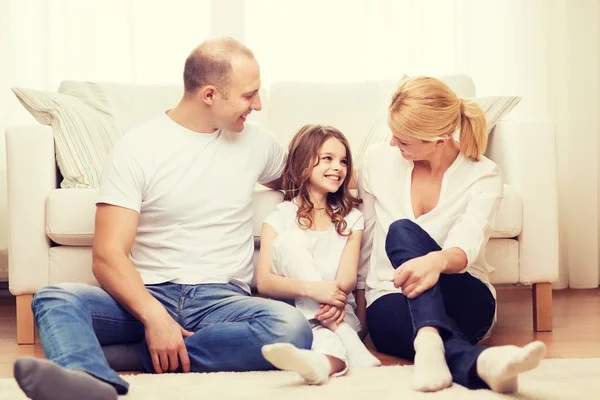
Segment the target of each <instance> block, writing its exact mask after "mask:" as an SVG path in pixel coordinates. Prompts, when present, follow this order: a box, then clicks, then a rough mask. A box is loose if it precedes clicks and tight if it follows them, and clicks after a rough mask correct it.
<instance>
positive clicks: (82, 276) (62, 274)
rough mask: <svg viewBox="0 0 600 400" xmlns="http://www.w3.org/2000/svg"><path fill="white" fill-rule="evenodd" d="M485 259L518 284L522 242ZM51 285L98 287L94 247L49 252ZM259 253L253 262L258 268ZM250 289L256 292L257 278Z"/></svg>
mask: <svg viewBox="0 0 600 400" xmlns="http://www.w3.org/2000/svg"><path fill="white" fill-rule="evenodd" d="M485 251H486V259H487V261H488V263H489V264H490V265H491V266H492V267H494V268H495V272H494V273H492V274H491V276H490V281H491V282H492V283H493V284H512V283H516V282H518V281H519V242H517V241H516V240H514V239H491V240H490V241H489V242H488V244H487V246H486V249H485ZM48 257H49V265H48V284H50V285H52V284H56V283H62V282H83V283H87V284H89V285H94V286H99V285H98V281H97V280H96V278H94V274H93V273H92V249H91V247H74V246H55V247H52V248H51V249H50V251H49V253H48ZM257 261H258V250H255V251H254V255H253V262H254V265H255V266H256V265H257ZM250 286H251V287H252V288H253V289H255V288H256V283H255V277H254V276H253V277H252V282H251V284H250Z"/></svg>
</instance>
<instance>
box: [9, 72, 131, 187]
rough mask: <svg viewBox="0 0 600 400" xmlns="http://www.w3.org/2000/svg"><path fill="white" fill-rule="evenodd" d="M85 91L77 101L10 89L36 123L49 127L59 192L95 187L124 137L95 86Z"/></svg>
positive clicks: (20, 89) (71, 97) (66, 96)
mask: <svg viewBox="0 0 600 400" xmlns="http://www.w3.org/2000/svg"><path fill="white" fill-rule="evenodd" d="M87 88H88V91H87V92H86V93H82V94H79V95H77V97H75V96H72V95H69V94H64V93H55V92H42V91H37V90H31V89H23V88H13V89H12V90H13V92H14V93H15V95H16V96H17V98H18V99H19V101H20V102H21V104H23V106H24V107H25V108H26V109H27V111H29V112H30V113H31V114H32V115H33V116H34V117H35V119H36V120H38V122H40V123H41V124H43V125H50V126H51V127H52V132H53V134H54V148H55V151H56V163H57V165H58V168H59V170H60V172H61V174H62V176H63V178H64V179H63V181H62V182H61V184H60V187H61V188H93V187H98V185H99V182H100V175H101V173H102V165H103V163H104V159H105V158H106V156H107V155H108V152H109V151H110V150H111V149H112V147H113V145H114V144H115V142H116V141H117V140H118V139H119V138H120V137H121V136H122V135H123V132H122V131H121V130H120V129H119V128H118V127H117V124H116V122H115V119H114V117H113V115H112V113H111V112H110V107H109V103H108V100H107V99H106V97H105V96H104V94H103V93H102V91H101V89H100V88H99V87H98V86H97V85H96V84H94V83H87Z"/></svg>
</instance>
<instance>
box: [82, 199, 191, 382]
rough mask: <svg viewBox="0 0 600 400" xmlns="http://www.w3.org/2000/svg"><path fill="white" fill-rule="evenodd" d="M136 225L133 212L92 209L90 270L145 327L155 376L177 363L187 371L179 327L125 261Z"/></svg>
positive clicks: (110, 207) (182, 332) (184, 333)
mask: <svg viewBox="0 0 600 400" xmlns="http://www.w3.org/2000/svg"><path fill="white" fill-rule="evenodd" d="M138 222H139V214H138V213H137V212H136V211H133V210H129V209H126V208H122V207H117V206H113V205H109V204H99V205H98V206H97V207H96V229H95V232H94V244H93V258H92V271H93V273H94V276H95V277H96V279H97V280H98V282H100V285H101V286H102V288H103V289H104V290H106V291H107V292H108V294H110V295H111V296H112V297H113V298H114V299H115V300H116V301H117V302H118V303H119V304H120V305H121V306H122V307H124V308H125V309H126V310H127V311H129V313H131V315H133V316H134V317H135V318H137V319H138V320H140V321H141V322H142V323H143V324H144V327H145V335H146V342H147V344H148V350H149V351H150V355H151V357H152V365H153V367H154V370H155V371H156V373H162V372H167V371H175V370H176V369H177V368H178V366H179V362H181V366H182V369H183V371H184V372H188V371H189V370H190V360H189V356H188V354H187V351H186V348H185V344H184V342H183V337H184V336H189V335H192V333H191V332H188V331H186V330H184V329H183V328H181V326H179V324H177V322H175V320H173V318H172V317H171V316H170V315H169V313H168V312H167V310H166V309H165V308H164V307H163V305H162V304H161V303H160V302H159V301H158V300H156V299H155V298H154V297H153V296H152V295H151V294H150V293H149V292H148V290H147V289H146V286H145V285H144V282H143V281H142V277H141V276H140V274H139V272H138V271H137V270H136V269H135V267H134V266H133V264H132V263H131V261H130V260H129V252H130V251H131V246H132V245H133V241H134V239H135V235H136V232H137V227H138Z"/></svg>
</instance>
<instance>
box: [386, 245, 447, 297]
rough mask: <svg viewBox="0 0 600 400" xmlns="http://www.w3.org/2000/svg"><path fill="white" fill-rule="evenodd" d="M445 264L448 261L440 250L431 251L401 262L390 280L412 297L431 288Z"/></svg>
mask: <svg viewBox="0 0 600 400" xmlns="http://www.w3.org/2000/svg"><path fill="white" fill-rule="evenodd" d="M447 266H448V262H447V261H446V259H445V257H444V256H443V255H442V254H441V252H439V251H435V252H431V253H429V254H427V255H425V256H422V257H417V258H413V259H412V260H409V261H407V262H405V263H404V264H402V266H400V267H398V268H397V269H396V270H395V271H394V278H393V279H392V281H393V282H394V286H395V287H397V288H398V287H399V288H402V293H404V294H405V295H406V297H408V298H409V299H414V298H415V297H417V296H419V295H421V294H422V293H423V292H425V291H427V290H429V289H431V288H432V287H433V285H435V284H436V283H437V282H438V280H439V279H440V274H441V273H442V272H444V271H445V270H446V268H447Z"/></svg>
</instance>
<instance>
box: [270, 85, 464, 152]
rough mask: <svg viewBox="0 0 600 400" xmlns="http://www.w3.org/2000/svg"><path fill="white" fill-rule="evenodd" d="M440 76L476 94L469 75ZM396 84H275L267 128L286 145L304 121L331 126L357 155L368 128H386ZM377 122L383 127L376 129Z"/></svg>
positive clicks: (459, 89)
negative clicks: (342, 135) (342, 136)
mask: <svg viewBox="0 0 600 400" xmlns="http://www.w3.org/2000/svg"><path fill="white" fill-rule="evenodd" d="M440 79H441V80H443V81H444V82H445V83H446V84H447V85H449V86H450V87H451V88H452V89H453V90H454V91H455V92H456V93H457V95H458V96H460V97H475V84H474V83H473V80H472V79H471V78H469V77H467V76H464V75H449V76H443V77H440ZM399 83H400V81H399V80H395V81H391V80H390V81H376V82H356V83H302V82H280V83H275V84H273V85H272V86H271V87H270V90H269V100H270V104H271V114H270V116H269V127H270V129H271V130H272V131H273V132H274V133H275V134H276V136H277V137H278V138H279V139H280V140H281V142H282V143H283V144H285V145H287V143H289V141H290V139H291V138H292V136H293V135H294V133H295V132H297V131H298V129H299V128H300V127H302V126H303V125H305V124H324V125H332V126H334V127H336V128H338V129H339V130H340V131H341V132H342V133H343V134H344V135H345V136H346V137H347V138H348V141H349V142H350V147H351V148H352V151H353V153H354V154H355V155H356V154H357V152H358V150H359V149H360V146H361V144H362V142H363V140H364V139H365V136H366V135H367V134H368V133H369V132H370V131H371V129H380V130H381V129H383V130H387V124H386V121H387V107H388V106H389V103H390V98H391V95H392V94H393V92H394V91H395V90H396V88H397V87H398V85H399ZM381 119H382V120H383V121H381ZM377 120H379V121H377ZM377 123H379V125H383V126H379V127H378V128H376V127H375V125H376V124H377Z"/></svg>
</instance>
